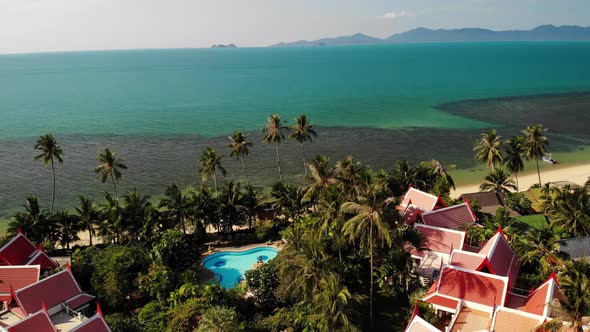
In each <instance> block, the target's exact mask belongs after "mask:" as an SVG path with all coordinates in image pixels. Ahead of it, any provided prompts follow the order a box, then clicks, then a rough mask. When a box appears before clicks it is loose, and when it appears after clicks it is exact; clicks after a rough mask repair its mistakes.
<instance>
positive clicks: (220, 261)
mask: <svg viewBox="0 0 590 332" xmlns="http://www.w3.org/2000/svg"><path fill="white" fill-rule="evenodd" d="M278 253H279V251H278V250H277V249H276V248H273V247H256V248H252V249H249V250H244V251H223V252H218V253H214V254H211V255H209V256H207V257H205V259H204V260H203V266H204V267H206V268H208V269H209V270H211V271H213V273H215V278H217V280H219V284H220V285H221V286H223V287H225V288H234V287H235V285H236V284H238V283H240V281H242V280H243V279H244V273H245V272H246V271H247V270H251V269H252V265H254V264H255V263H256V262H257V261H258V257H261V258H262V261H263V262H268V261H269V260H270V259H273V258H275V257H276V256H277V254H278Z"/></svg>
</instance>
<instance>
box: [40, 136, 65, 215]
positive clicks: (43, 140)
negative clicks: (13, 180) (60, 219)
mask: <svg viewBox="0 0 590 332" xmlns="http://www.w3.org/2000/svg"><path fill="white" fill-rule="evenodd" d="M35 150H39V151H41V153H39V154H38V155H36V156H35V160H40V159H43V162H44V163H45V165H47V164H51V172H52V173H53V186H52V187H51V208H50V209H49V215H52V214H53V204H54V203H55V161H56V160H57V161H58V162H59V163H60V164H63V162H64V161H63V158H62V155H63V153H64V152H63V150H62V148H61V146H60V145H59V144H58V143H57V141H56V140H55V138H54V137H53V135H52V134H45V135H43V136H40V137H39V138H38V139H37V143H36V144H35Z"/></svg>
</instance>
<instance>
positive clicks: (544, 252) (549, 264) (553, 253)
mask: <svg viewBox="0 0 590 332" xmlns="http://www.w3.org/2000/svg"><path fill="white" fill-rule="evenodd" d="M563 245H565V241H564V240H563V239H562V238H561V230H560V229H559V227H558V226H557V224H555V223H546V224H545V225H543V227H542V228H540V229H537V228H530V229H529V230H528V231H527V232H526V233H525V234H524V236H523V237H522V238H520V239H519V241H517V242H516V243H515V245H514V247H515V249H516V251H517V252H518V254H519V255H520V258H521V260H522V261H523V262H525V263H530V264H537V263H538V264H539V268H540V272H541V274H542V275H548V274H549V273H550V272H551V271H553V270H555V269H556V268H557V267H558V266H561V265H562V264H563V262H564V259H566V258H567V254H566V253H564V252H562V251H560V247H561V246H563Z"/></svg>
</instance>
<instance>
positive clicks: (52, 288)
mask: <svg viewBox="0 0 590 332" xmlns="http://www.w3.org/2000/svg"><path fill="white" fill-rule="evenodd" d="M80 294H84V293H83V292H82V289H80V286H78V283H77V282H76V279H74V276H73V275H72V271H71V270H70V269H69V268H67V269H65V270H63V271H60V272H58V273H56V274H54V275H51V276H49V277H47V278H45V279H43V280H41V281H39V282H37V283H34V284H32V285H29V286H27V287H25V288H22V289H20V290H17V291H16V292H15V301H16V304H17V305H18V307H19V308H20V309H21V310H22V311H23V313H24V314H25V315H29V314H31V313H33V312H37V311H39V310H41V303H45V304H46V305H47V308H49V309H51V308H53V307H54V306H56V305H59V304H61V303H64V302H66V301H68V300H71V299H73V298H75V297H77V296H79V295H80ZM79 306H80V305H78V307H79ZM72 309H77V308H76V307H72Z"/></svg>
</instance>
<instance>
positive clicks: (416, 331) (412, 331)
mask: <svg viewBox="0 0 590 332" xmlns="http://www.w3.org/2000/svg"><path fill="white" fill-rule="evenodd" d="M406 332H441V331H440V330H439V329H437V328H436V327H434V326H432V325H430V323H428V322H427V321H425V320H424V319H422V318H420V316H418V315H414V316H413V317H412V319H411V320H410V322H409V323H408V327H406Z"/></svg>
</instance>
